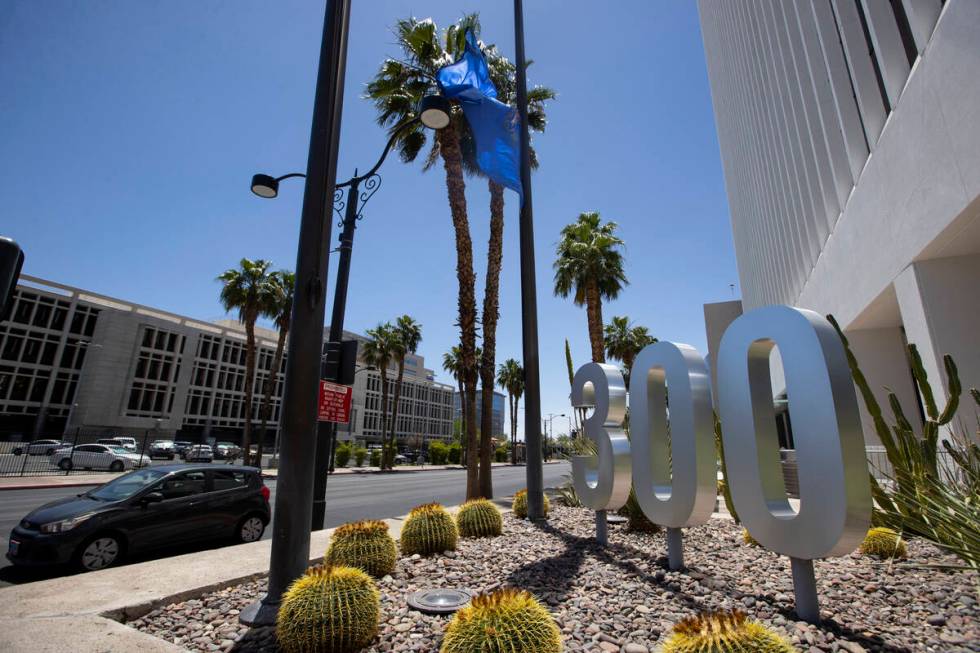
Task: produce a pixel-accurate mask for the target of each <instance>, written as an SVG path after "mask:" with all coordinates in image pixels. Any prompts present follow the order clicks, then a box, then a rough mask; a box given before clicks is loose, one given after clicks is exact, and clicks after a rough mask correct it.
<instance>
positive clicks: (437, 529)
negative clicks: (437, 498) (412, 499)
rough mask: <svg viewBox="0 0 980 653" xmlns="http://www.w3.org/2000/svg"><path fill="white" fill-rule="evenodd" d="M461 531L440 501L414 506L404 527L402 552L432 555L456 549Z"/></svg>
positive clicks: (405, 553)
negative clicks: (457, 528)
mask: <svg viewBox="0 0 980 653" xmlns="http://www.w3.org/2000/svg"><path fill="white" fill-rule="evenodd" d="M458 537H459V532H458V531H457V530H456V523H455V522H454V521H453V518H452V517H451V516H450V515H449V513H448V512H446V509H445V508H443V507H442V506H441V505H440V504H438V503H426V504H423V505H421V506H416V507H415V508H412V511H411V512H410V513H408V519H406V520H405V525H404V526H403V527H402V537H401V545H402V553H403V554H404V555H412V554H414V553H419V554H421V555H431V554H433V553H442V552H443V551H454V550H455V549H456V540H457V538H458Z"/></svg>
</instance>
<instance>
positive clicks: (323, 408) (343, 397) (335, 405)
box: [317, 380, 354, 424]
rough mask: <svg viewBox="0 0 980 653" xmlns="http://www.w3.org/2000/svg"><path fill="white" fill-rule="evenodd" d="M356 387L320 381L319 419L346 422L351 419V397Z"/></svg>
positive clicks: (339, 422)
mask: <svg viewBox="0 0 980 653" xmlns="http://www.w3.org/2000/svg"><path fill="white" fill-rule="evenodd" d="M353 395H354V388H352V387H350V386H349V385H337V384H336V383H330V382H328V381H323V380H321V381H320V401H319V402H318V404H317V420H319V421H321V422H337V423H338V424H346V423H347V422H349V421H350V404H351V397H352V396H353Z"/></svg>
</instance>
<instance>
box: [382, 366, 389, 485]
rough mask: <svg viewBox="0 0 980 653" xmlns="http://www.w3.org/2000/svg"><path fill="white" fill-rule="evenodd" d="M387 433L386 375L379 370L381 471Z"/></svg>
mask: <svg viewBox="0 0 980 653" xmlns="http://www.w3.org/2000/svg"><path fill="white" fill-rule="evenodd" d="M387 433H388V374H387V373H386V370H385V368H384V367H382V368H381V469H384V468H385V451H386V449H387V442H386V440H387Z"/></svg>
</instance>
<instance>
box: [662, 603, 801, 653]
mask: <svg viewBox="0 0 980 653" xmlns="http://www.w3.org/2000/svg"><path fill="white" fill-rule="evenodd" d="M661 651H662V653H741V652H742V651H746V652H747V651H752V652H753V653H795V651H796V649H794V648H793V646H792V645H791V644H790V643H789V642H788V641H787V640H786V639H785V638H783V637H782V636H780V635H778V634H777V633H775V632H773V631H771V630H769V629H768V628H766V627H765V626H763V625H762V624H760V623H759V622H758V621H754V620H752V619H749V618H748V617H747V616H746V615H745V613H744V612H739V611H734V612H709V613H705V614H700V615H698V616H696V617H688V618H687V619H684V620H683V621H680V622H678V623H677V624H676V625H675V626H674V630H673V633H671V635H670V637H668V638H667V641H666V642H664V645H663V648H662V649H661Z"/></svg>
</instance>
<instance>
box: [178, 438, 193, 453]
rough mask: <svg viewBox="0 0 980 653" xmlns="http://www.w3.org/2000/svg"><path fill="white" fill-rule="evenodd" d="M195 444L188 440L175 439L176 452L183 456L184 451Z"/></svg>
mask: <svg viewBox="0 0 980 653" xmlns="http://www.w3.org/2000/svg"><path fill="white" fill-rule="evenodd" d="M193 445H194V443H193V442H188V441H187V440H174V452H176V454H177V455H178V456H183V455H184V452H185V451H187V450H188V449H189V448H190V447H191V446H193Z"/></svg>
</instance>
